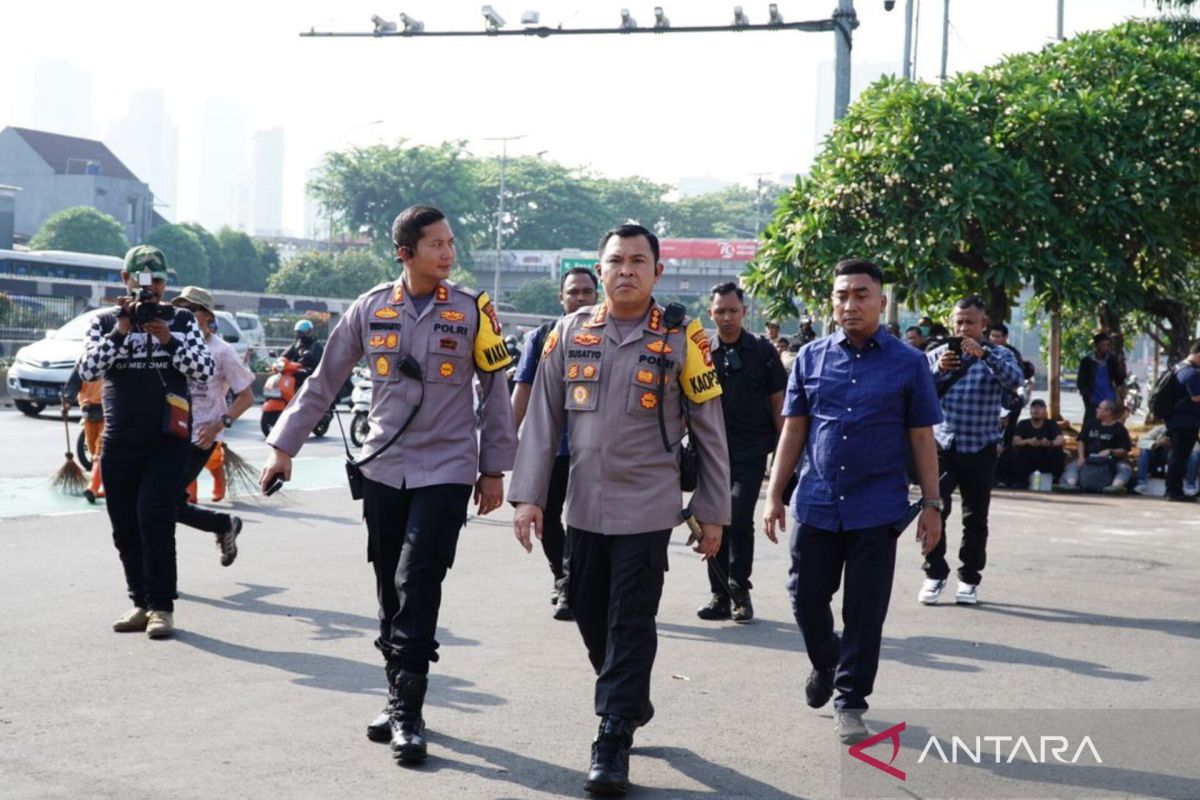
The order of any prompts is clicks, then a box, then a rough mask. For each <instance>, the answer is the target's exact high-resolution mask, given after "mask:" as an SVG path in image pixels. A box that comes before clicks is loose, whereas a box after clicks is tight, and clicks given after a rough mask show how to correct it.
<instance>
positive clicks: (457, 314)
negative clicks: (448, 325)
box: [441, 311, 467, 322]
mask: <svg viewBox="0 0 1200 800" xmlns="http://www.w3.org/2000/svg"><path fill="white" fill-rule="evenodd" d="M441 317H442V319H444V320H446V321H447V322H462V321H463V320H464V319H466V318H467V315H466V314H464V313H463V312H461V311H443V312H441Z"/></svg>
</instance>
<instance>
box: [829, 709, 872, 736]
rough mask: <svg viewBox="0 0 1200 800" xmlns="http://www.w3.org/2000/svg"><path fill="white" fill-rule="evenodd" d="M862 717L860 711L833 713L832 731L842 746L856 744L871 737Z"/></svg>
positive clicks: (850, 710)
mask: <svg viewBox="0 0 1200 800" xmlns="http://www.w3.org/2000/svg"><path fill="white" fill-rule="evenodd" d="M862 715H863V712H862V711H860V710H853V709H847V710H845V711H835V712H833V730H834V732H835V733H836V734H837V737H838V739H839V740H840V741H841V743H842V744H858V743H859V742H861V741H863V740H864V739H866V738H868V737H869V736H870V735H871V732H870V731H869V730H867V726H866V725H865V724H864V723H863V719H862Z"/></svg>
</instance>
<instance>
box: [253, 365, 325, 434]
mask: <svg viewBox="0 0 1200 800" xmlns="http://www.w3.org/2000/svg"><path fill="white" fill-rule="evenodd" d="M301 369H303V367H301V365H300V362H299V361H292V360H290V359H287V358H280V359H279V360H278V361H276V362H275V365H274V367H273V371H274V374H273V375H271V377H269V378H267V382H266V383H265V384H264V385H263V407H262V419H261V421H260V422H259V427H261V428H262V434H263V436H269V435H270V433H271V429H272V428H274V427H275V423H276V422H278V421H279V415H280V414H282V413H283V410H284V409H285V408H287V404H288V403H290V402H292V398H293V397H295V396H296V392H297V391H298V389H299V385H298V384H299V381H298V380H297V373H299V372H300V370H301ZM332 422H333V409H332V408H331V409H329V410H328V411H326V412H325V413H324V414H323V415H322V416H321V419H320V421H319V422H317V424H316V425H315V426H314V427H313V430H312V433H313V436H316V437H317V438H318V439H319V438H321V437H322V436H324V435H325V434H326V433H327V432H328V431H329V425H330V423H332Z"/></svg>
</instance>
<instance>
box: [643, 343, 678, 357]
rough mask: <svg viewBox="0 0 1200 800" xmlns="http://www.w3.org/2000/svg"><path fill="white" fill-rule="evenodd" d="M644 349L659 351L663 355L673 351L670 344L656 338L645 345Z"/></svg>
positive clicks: (652, 351)
mask: <svg viewBox="0 0 1200 800" xmlns="http://www.w3.org/2000/svg"><path fill="white" fill-rule="evenodd" d="M646 349H647V350H649V351H650V352H651V353H661V354H663V355H666V354H667V353H670V352H673V351H672V349H671V345H669V344H667V343H666V342H663V341H657V340H656V341H653V342H650V344H648V345H646Z"/></svg>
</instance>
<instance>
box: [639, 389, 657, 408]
mask: <svg viewBox="0 0 1200 800" xmlns="http://www.w3.org/2000/svg"><path fill="white" fill-rule="evenodd" d="M641 403H642V408H657V407H658V395H656V394H655V393H654V392H642V400H641Z"/></svg>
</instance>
